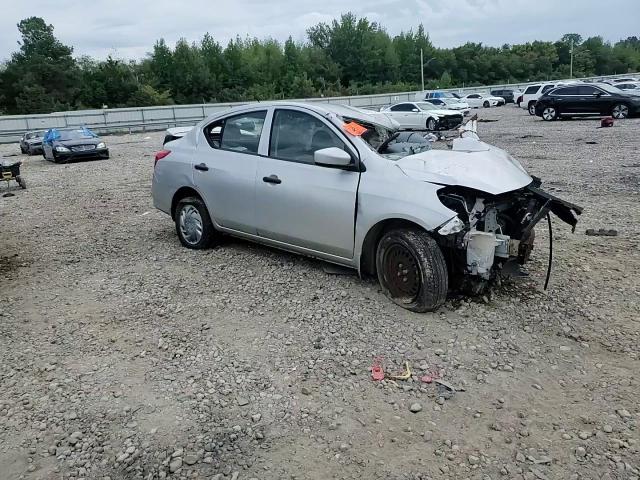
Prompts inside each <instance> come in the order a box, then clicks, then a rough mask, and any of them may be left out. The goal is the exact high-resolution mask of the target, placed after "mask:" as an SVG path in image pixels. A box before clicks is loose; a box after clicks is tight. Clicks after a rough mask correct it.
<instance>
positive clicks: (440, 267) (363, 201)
mask: <svg viewBox="0 0 640 480" xmlns="http://www.w3.org/2000/svg"><path fill="white" fill-rule="evenodd" d="M471 130H472V131H467V132H465V133H464V134H463V137H462V138H458V139H456V140H454V142H453V148H452V150H433V149H431V148H430V144H429V143H428V142H427V141H426V140H425V139H424V138H423V137H422V136H421V135H420V134H418V133H416V132H401V131H398V130H397V123H395V122H392V121H390V120H389V119H388V118H386V117H385V116H384V115H381V114H380V113H378V112H370V113H367V112H366V111H365V110H362V109H354V108H350V107H346V106H341V105H321V104H306V103H278V102H276V103H259V104H253V105H246V106H243V107H238V108H235V109H232V110H228V111H226V112H224V113H218V114H216V115H214V116H212V117H209V118H207V119H206V120H204V121H202V122H201V123H200V124H199V125H197V126H196V127H195V128H194V129H193V130H191V131H189V132H188V133H187V134H186V135H185V136H184V137H183V138H181V139H179V140H175V141H173V142H169V143H167V144H166V145H165V148H166V150H163V151H161V152H159V153H158V154H157V155H156V163H155V167H154V172H153V186H152V194H153V200H154V204H155V206H156V207H157V208H158V209H160V210H162V211H163V212H166V213H167V214H169V215H171V217H172V218H173V220H174V222H175V227H176V232H177V235H178V238H179V239H180V241H181V242H182V244H183V245H184V246H185V247H187V248H192V249H202V248H207V247H210V246H211V245H213V244H215V243H216V242H217V241H218V239H219V238H220V235H221V234H229V235H234V236H237V237H241V238H245V239H248V240H252V241H255V242H260V243H263V244H266V245H270V246H273V247H277V248H282V249H284V250H289V251H293V252H297V253H301V254H304V255H309V256H312V257H316V258H320V259H322V260H326V261H328V262H333V263H336V264H340V265H344V266H347V267H351V268H354V269H357V270H358V272H359V273H360V274H361V275H377V277H378V279H379V282H380V285H381V286H382V289H383V290H384V292H385V293H386V294H387V295H388V296H389V297H390V298H391V299H392V300H393V301H394V302H396V303H397V304H399V305H401V306H402V307H404V308H407V309H409V310H413V311H417V312H423V311H427V310H434V309H436V308H437V307H438V306H440V305H441V304H442V303H443V302H444V301H445V299H446V295H447V291H448V289H449V287H450V286H457V285H459V284H461V283H464V282H467V281H470V282H473V283H475V284H477V285H482V284H484V283H486V282H487V281H490V280H491V279H492V278H493V277H494V276H495V275H496V273H497V272H498V271H499V270H500V269H501V268H502V267H503V266H505V265H506V264H507V263H514V264H517V263H518V262H520V263H523V262H525V261H526V260H527V259H528V256H529V252H530V251H531V247H532V242H533V232H532V229H533V226H534V225H535V224H536V222H538V221H539V220H540V219H541V218H543V217H544V215H545V214H546V213H547V212H548V211H551V212H554V213H555V214H557V215H558V216H560V218H562V219H563V220H565V221H566V222H568V223H570V224H571V225H573V226H575V224H576V222H577V220H576V217H575V214H579V213H580V211H581V210H580V208H579V207H577V206H575V205H571V204H569V203H567V202H564V201H562V200H559V199H557V198H555V197H552V196H551V195H548V194H546V193H545V192H543V191H542V190H540V189H539V188H538V187H539V181H537V180H534V179H532V178H531V177H530V176H529V175H528V174H527V173H526V172H525V170H524V169H523V168H522V166H521V165H520V164H519V163H518V162H517V161H516V160H514V159H513V158H512V157H511V156H509V155H508V154H507V153H506V152H504V151H502V150H500V149H497V148H495V147H492V146H490V145H487V144H485V143H483V142H481V141H479V140H478V139H477V135H476V134H475V133H474V131H473V129H471Z"/></svg>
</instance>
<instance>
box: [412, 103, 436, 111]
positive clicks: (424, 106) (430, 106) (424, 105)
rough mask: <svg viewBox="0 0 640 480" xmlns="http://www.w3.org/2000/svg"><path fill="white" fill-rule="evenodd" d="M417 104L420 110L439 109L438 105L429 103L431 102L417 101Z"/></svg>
mask: <svg viewBox="0 0 640 480" xmlns="http://www.w3.org/2000/svg"><path fill="white" fill-rule="evenodd" d="M416 105H417V106H418V108H419V109H420V110H437V109H438V107H436V106H435V105H434V104H433V103H429V102H417V103H416Z"/></svg>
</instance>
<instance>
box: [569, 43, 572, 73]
mask: <svg viewBox="0 0 640 480" xmlns="http://www.w3.org/2000/svg"><path fill="white" fill-rule="evenodd" d="M569 53H570V54H571V64H570V66H569V78H573V38H572V39H571V49H570V50H569Z"/></svg>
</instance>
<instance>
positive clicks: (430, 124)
mask: <svg viewBox="0 0 640 480" xmlns="http://www.w3.org/2000/svg"><path fill="white" fill-rule="evenodd" d="M437 128H438V122H437V121H436V119H435V118H430V119H429V120H427V130H429V131H431V132H433V131H435V130H436V129H437Z"/></svg>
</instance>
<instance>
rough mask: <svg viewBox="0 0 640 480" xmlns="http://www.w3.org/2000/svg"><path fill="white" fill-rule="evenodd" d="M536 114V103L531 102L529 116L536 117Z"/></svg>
mask: <svg viewBox="0 0 640 480" xmlns="http://www.w3.org/2000/svg"><path fill="white" fill-rule="evenodd" d="M535 114H536V102H529V115H531V116H535Z"/></svg>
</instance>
